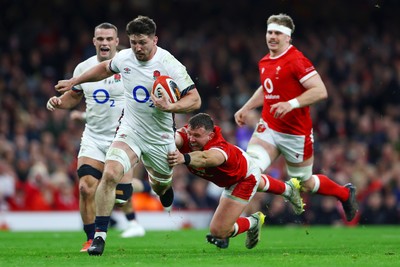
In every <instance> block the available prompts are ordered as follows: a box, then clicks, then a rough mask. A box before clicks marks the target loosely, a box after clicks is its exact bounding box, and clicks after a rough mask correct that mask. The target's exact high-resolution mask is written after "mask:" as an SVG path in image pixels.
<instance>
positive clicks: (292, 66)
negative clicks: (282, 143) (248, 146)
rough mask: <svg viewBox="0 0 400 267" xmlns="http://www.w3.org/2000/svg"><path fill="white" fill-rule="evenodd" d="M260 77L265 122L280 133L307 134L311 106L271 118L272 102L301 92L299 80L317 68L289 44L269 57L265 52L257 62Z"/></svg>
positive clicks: (309, 128)
mask: <svg viewBox="0 0 400 267" xmlns="http://www.w3.org/2000/svg"><path fill="white" fill-rule="evenodd" d="M258 67H259V71H260V80H261V84H262V86H263V89H264V90H263V91H264V105H263V109H262V118H263V119H264V121H265V122H266V123H267V124H268V126H269V127H270V128H271V129H273V130H275V131H277V132H281V133H287V134H293V135H309V134H310V133H311V131H312V121H311V116H310V108H309V107H303V108H296V109H293V110H292V111H291V112H289V113H288V114H286V115H285V116H284V117H283V118H281V119H278V118H274V116H273V114H272V113H270V109H271V105H272V104H275V103H278V102H283V101H288V100H290V99H292V98H295V97H297V96H299V95H301V94H302V93H303V92H304V91H305V89H304V87H303V86H302V85H301V83H302V82H304V81H305V80H307V79H308V78H310V77H311V76H313V75H315V74H316V73H317V72H316V70H315V68H314V66H313V64H312V63H311V62H310V60H308V59H307V58H306V57H305V56H304V55H303V54H302V53H301V52H300V51H299V50H297V49H296V48H295V47H294V46H292V45H290V46H289V48H288V49H287V50H286V51H285V52H284V53H283V54H282V55H280V56H278V57H274V58H271V56H270V54H269V53H268V54H267V55H266V56H265V57H263V58H262V59H261V60H260V62H259V64H258Z"/></svg>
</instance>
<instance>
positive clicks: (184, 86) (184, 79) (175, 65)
mask: <svg viewBox="0 0 400 267" xmlns="http://www.w3.org/2000/svg"><path fill="white" fill-rule="evenodd" d="M162 61H163V65H164V66H166V68H167V73H168V75H169V76H170V77H171V78H172V79H174V81H175V82H176V84H177V85H178V88H179V91H180V92H181V94H182V95H185V94H186V92H187V91H189V90H191V89H193V88H195V85H194V82H193V80H192V78H191V77H190V75H189V74H188V72H187V70H186V67H185V66H184V65H183V64H182V63H181V62H180V61H179V60H177V59H176V58H175V57H174V56H173V55H171V54H170V53H168V54H166V55H165V56H164V58H163V60H162Z"/></svg>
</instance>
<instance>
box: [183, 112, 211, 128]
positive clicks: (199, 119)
mask: <svg viewBox="0 0 400 267" xmlns="http://www.w3.org/2000/svg"><path fill="white" fill-rule="evenodd" d="M188 125H189V127H190V128H192V129H198V128H201V127H204V129H206V131H213V130H214V121H213V119H212V118H211V117H210V115H208V114H207V113H199V114H196V115H194V116H193V117H191V118H190V119H189V123H188Z"/></svg>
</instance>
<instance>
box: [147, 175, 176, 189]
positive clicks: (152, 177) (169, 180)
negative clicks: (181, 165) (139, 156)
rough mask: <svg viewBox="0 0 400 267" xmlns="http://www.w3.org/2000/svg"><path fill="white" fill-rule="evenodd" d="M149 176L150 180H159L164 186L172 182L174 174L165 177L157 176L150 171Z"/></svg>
mask: <svg viewBox="0 0 400 267" xmlns="http://www.w3.org/2000/svg"><path fill="white" fill-rule="evenodd" d="M149 177H150V182H152V181H151V180H154V181H157V182H159V183H160V184H161V185H162V186H168V185H170V184H171V183H172V176H171V177H170V178H168V179H165V178H159V177H155V176H154V175H151V174H150V173H149Z"/></svg>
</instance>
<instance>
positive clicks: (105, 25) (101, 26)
mask: <svg viewBox="0 0 400 267" xmlns="http://www.w3.org/2000/svg"><path fill="white" fill-rule="evenodd" d="M97 29H106V30H107V29H114V30H115V32H116V33H117V35H118V28H117V27H116V26H115V25H114V24H111V23H109V22H103V23H101V24H99V25H97V26H96V27H95V28H94V31H96V30H97Z"/></svg>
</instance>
